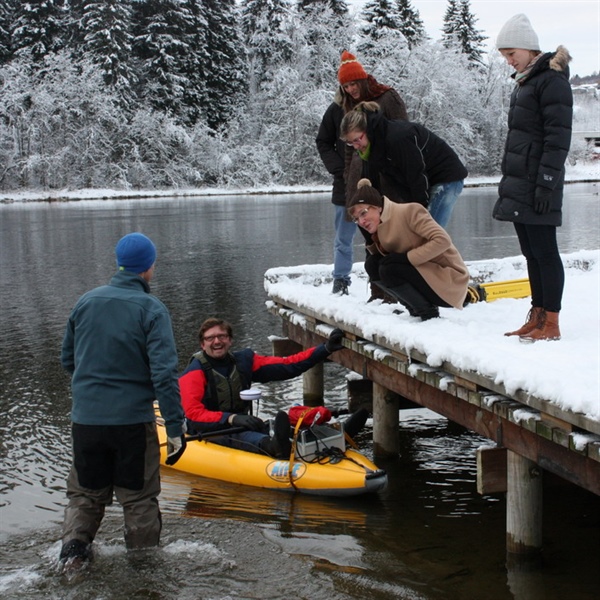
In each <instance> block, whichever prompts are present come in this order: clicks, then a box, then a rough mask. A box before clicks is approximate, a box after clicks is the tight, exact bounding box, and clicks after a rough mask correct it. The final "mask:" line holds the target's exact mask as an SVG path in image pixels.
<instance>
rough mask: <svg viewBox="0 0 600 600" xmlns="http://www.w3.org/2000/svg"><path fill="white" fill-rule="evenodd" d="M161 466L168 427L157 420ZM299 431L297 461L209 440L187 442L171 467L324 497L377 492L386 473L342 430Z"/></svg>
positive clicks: (324, 427)
mask: <svg viewBox="0 0 600 600" xmlns="http://www.w3.org/2000/svg"><path fill="white" fill-rule="evenodd" d="M157 424H158V435H159V439H160V443H161V457H160V459H161V464H162V465H163V466H166V465H165V459H166V455H167V452H166V441H167V437H166V430H165V428H164V426H163V425H162V419H160V417H158V418H157ZM306 431H308V432H310V433H306V432H301V436H300V437H299V439H298V440H297V443H296V444H295V455H294V458H293V460H283V459H276V458H272V457H270V456H264V455H262V454H255V453H253V452H246V451H244V450H237V449H234V448H228V447H226V446H220V445H219V444H215V443H214V442H211V441H210V440H209V439H207V440H202V441H199V440H192V441H188V443H187V447H186V450H185V452H184V454H183V456H182V457H181V458H180V459H179V460H178V461H177V463H176V464H175V465H173V466H171V467H167V468H170V469H176V470H178V471H184V472H186V473H191V474H193V475H199V476H200V477H208V478H210V479H218V480H221V481H228V482H231V483H239V484H242V485H252V486H255V487H261V488H267V489H272V490H282V491H286V492H298V493H301V494H313V495H321V496H356V495H359V494H368V493H373V492H378V491H380V490H382V489H384V488H385V486H386V485H387V474H386V472H385V471H384V470H383V469H379V468H377V466H376V465H375V464H374V463H372V462H371V461H370V460H369V459H368V458H367V457H366V456H364V455H363V454H361V453H360V452H358V451H356V450H352V449H350V448H346V447H345V441H344V437H343V436H344V434H343V432H340V431H339V430H336V429H333V428H331V427H328V426H324V425H321V426H318V427H313V428H311V429H310V430H306Z"/></svg>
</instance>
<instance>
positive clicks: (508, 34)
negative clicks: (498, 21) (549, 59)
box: [496, 13, 541, 50]
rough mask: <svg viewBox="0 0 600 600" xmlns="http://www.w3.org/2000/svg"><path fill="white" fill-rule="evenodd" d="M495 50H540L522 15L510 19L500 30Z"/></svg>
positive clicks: (534, 33)
mask: <svg viewBox="0 0 600 600" xmlns="http://www.w3.org/2000/svg"><path fill="white" fill-rule="evenodd" d="M496 48H498V50H502V49H503V48H520V49H521V50H541V48H540V43H539V41H538V36H537V34H536V32H535V31H534V30H533V27H532V26H531V23H530V22H529V19H528V18H527V16H526V15H524V14H523V13H521V14H518V15H515V16H514V17H512V18H510V19H509V20H508V21H507V22H506V23H505V24H504V27H502V29H501V30H500V33H499V34H498V38H497V39H496Z"/></svg>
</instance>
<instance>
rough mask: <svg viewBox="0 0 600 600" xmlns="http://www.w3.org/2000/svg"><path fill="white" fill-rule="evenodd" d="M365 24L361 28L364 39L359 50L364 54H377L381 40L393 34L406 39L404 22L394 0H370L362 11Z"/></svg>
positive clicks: (400, 38)
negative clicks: (403, 31)
mask: <svg viewBox="0 0 600 600" xmlns="http://www.w3.org/2000/svg"><path fill="white" fill-rule="evenodd" d="M361 16H362V18H363V20H364V21H365V24H364V25H363V27H362V28H361V33H362V36H363V41H362V42H361V43H360V44H359V45H358V50H359V52H361V53H364V54H375V53H376V48H377V44H378V42H379V40H380V39H381V38H383V37H386V38H387V39H389V38H390V35H391V36H395V37H397V38H398V41H399V42H400V41H404V40H403V36H402V23H401V21H400V15H399V13H398V9H397V7H396V6H394V3H393V2H392V0H369V2H367V3H366V4H365V5H364V7H363V9H362V12H361Z"/></svg>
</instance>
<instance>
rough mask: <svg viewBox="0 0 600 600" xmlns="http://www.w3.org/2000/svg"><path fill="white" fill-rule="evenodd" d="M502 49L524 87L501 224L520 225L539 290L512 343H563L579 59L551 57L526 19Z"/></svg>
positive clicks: (509, 145) (515, 106)
mask: <svg viewBox="0 0 600 600" xmlns="http://www.w3.org/2000/svg"><path fill="white" fill-rule="evenodd" d="M496 46H497V48H498V50H499V51H500V53H501V54H502V56H504V58H505V59H506V61H507V63H508V64H509V65H510V66H511V67H513V68H514V69H515V73H514V74H513V75H512V77H513V78H514V79H515V82H516V85H515V88H514V90H513V93H512V96H511V100H510V108H509V112H508V135H507V138H506V145H505V148H504V157H503V159H502V179H501V181H500V185H499V187H498V196H499V198H498V201H497V202H496V205H495V206H494V210H493V216H494V218H495V219H498V220H500V221H512V222H513V223H514V227H515V230H516V232H517V237H518V239H519V244H520V246H521V251H522V252H523V255H524V256H525V259H526V261H527V271H528V275H529V283H530V285H531V310H530V311H529V314H528V316H527V319H526V322H525V324H524V325H523V326H522V327H520V328H519V329H517V330H515V331H510V332H508V333H506V334H505V335H509V336H510V335H518V336H519V337H520V339H521V340H522V341H528V342H531V341H537V340H558V339H560V329H559V325H558V314H559V312H560V309H561V301H562V294H563V288H564V279H565V276H564V268H563V264H562V261H561V258H560V254H559V251H558V243H557V240H556V228H557V227H559V226H560V225H561V223H562V197H563V183H564V177H565V161H566V159H567V155H568V152H569V147H570V144H571V127H572V122H573V93H572V91H571V85H570V84H569V66H568V64H569V62H570V60H571V56H570V55H569V52H568V51H567V50H566V48H564V47H563V46H559V47H558V49H557V50H556V52H547V53H545V54H543V53H542V52H541V50H540V46H539V42H538V37H537V35H536V33H535V31H534V30H533V28H532V26H531V23H530V21H529V19H528V18H527V17H526V16H525V15H524V14H518V15H515V16H514V17H512V18H511V19H510V20H509V21H507V22H506V24H505V25H504V26H503V27H502V29H501V30H500V33H499V34H498V38H497V40H496Z"/></svg>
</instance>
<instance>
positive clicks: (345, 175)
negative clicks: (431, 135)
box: [316, 50, 408, 295]
mask: <svg viewBox="0 0 600 600" xmlns="http://www.w3.org/2000/svg"><path fill="white" fill-rule="evenodd" d="M338 83H339V87H338V89H337V91H336V93H335V96H334V99H333V102H332V103H331V104H330V105H329V107H328V108H327V110H326V111H325V114H324V115H323V119H322V120H321V125H320V127H319V132H318V134H317V138H316V143H317V149H318V151H319V155H320V156H321V160H322V161H323V164H324V165H325V168H326V169H327V170H328V171H329V173H331V175H333V190H332V196H331V202H332V203H333V205H334V207H335V217H334V226H335V239H334V243H333V255H334V264H333V273H332V275H333V293H334V294H340V295H344V294H348V287H349V285H350V281H351V280H350V272H351V270H352V262H353V252H352V242H353V239H354V234H355V233H356V229H357V227H356V225H355V224H354V223H352V221H350V220H349V219H348V216H347V213H346V202H347V201H348V200H350V198H352V196H353V195H354V193H355V192H356V184H357V183H358V180H359V179H360V177H361V172H362V164H361V161H360V158H359V157H358V156H356V154H355V153H354V151H353V149H352V148H351V147H348V146H347V145H346V144H344V142H342V141H341V140H340V124H341V122H342V118H343V117H344V115H345V114H346V113H347V112H348V111H349V110H352V109H353V108H354V107H355V106H356V105H357V104H358V103H359V102H361V101H363V100H372V101H375V102H377V103H378V104H379V106H380V109H381V111H382V112H383V114H384V115H385V116H386V117H387V118H388V119H405V120H406V119H408V113H407V111H406V105H405V104H404V100H402V98H401V96H400V94H398V92H397V91H396V90H395V89H394V88H392V87H390V86H388V85H383V84H381V83H379V82H378V81H377V80H376V79H375V77H373V76H372V75H369V74H368V73H367V71H366V70H365V68H364V67H363V65H362V64H361V63H360V62H359V61H358V59H357V58H356V56H355V55H354V54H352V53H351V52H348V50H344V51H343V52H342V55H341V60H340V66H339V68H338ZM361 233H362V234H363V236H367V235H368V234H367V233H366V232H364V231H363V230H361ZM365 239H366V238H365Z"/></svg>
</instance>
